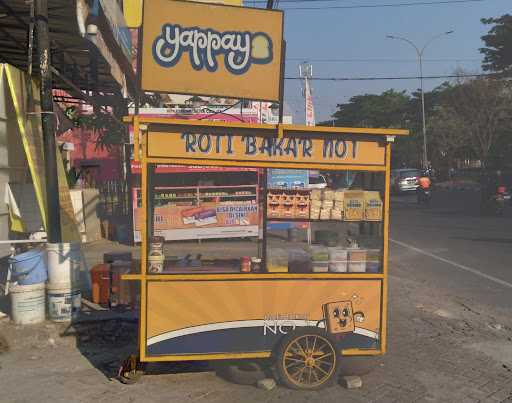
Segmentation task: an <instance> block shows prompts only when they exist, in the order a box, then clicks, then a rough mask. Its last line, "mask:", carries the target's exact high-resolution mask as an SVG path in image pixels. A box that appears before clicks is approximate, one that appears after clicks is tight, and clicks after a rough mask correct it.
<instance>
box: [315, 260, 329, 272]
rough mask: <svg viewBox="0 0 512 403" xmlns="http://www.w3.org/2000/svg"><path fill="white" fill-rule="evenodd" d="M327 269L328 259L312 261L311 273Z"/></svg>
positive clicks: (326, 270)
mask: <svg viewBox="0 0 512 403" xmlns="http://www.w3.org/2000/svg"><path fill="white" fill-rule="evenodd" d="M328 271H329V262H328V261H324V262H322V261H316V262H313V273H327V272H328Z"/></svg>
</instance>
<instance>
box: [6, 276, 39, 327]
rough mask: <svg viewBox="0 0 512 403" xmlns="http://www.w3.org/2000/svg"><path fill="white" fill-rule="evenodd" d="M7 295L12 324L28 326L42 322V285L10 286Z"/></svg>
mask: <svg viewBox="0 0 512 403" xmlns="http://www.w3.org/2000/svg"><path fill="white" fill-rule="evenodd" d="M9 293H10V294H11V318H12V320H13V321H14V323H16V324H17V325H28V324H33V323H41V322H44V320H45V309H44V283H39V284H30V285H16V286H12V287H9Z"/></svg>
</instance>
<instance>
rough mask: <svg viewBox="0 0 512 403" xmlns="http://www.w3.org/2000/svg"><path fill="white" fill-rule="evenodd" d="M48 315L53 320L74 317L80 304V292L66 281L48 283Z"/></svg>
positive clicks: (67, 319)
mask: <svg viewBox="0 0 512 403" xmlns="http://www.w3.org/2000/svg"><path fill="white" fill-rule="evenodd" d="M47 294H48V316H49V318H50V320H52V321H54V322H69V321H71V320H72V319H76V318H77V316H78V314H79V312H80V308H81V306H82V293H81V292H80V289H78V288H71V287H69V285H68V284H67V283H63V284H62V283H61V284H48V286H47Z"/></svg>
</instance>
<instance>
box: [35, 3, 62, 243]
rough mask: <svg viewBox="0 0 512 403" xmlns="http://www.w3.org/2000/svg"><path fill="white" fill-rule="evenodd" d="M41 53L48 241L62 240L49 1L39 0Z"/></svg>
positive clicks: (37, 31) (36, 5) (38, 40)
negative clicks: (49, 30)
mask: <svg viewBox="0 0 512 403" xmlns="http://www.w3.org/2000/svg"><path fill="white" fill-rule="evenodd" d="M35 23H36V34H37V53H38V56H39V69H40V74H41V126H42V130H43V145H44V164H45V177H46V178H45V179H46V214H47V218H48V220H47V226H48V228H46V233H47V237H48V242H52V243H59V242H62V234H61V228H60V205H59V182H58V176H57V159H56V158H57V154H56V151H55V150H56V148H55V116H54V114H53V94H52V89H53V86H52V72H51V69H50V66H51V58H50V39H49V35H48V1H47V0H35Z"/></svg>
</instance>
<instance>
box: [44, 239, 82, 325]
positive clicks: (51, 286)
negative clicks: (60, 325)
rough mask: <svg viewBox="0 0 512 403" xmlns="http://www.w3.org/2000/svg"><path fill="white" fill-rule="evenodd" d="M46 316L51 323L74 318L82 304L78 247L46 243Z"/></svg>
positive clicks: (69, 244) (67, 244) (76, 245)
mask: <svg viewBox="0 0 512 403" xmlns="http://www.w3.org/2000/svg"><path fill="white" fill-rule="evenodd" d="M46 251H47V256H48V284H47V286H46V289H47V294H48V316H49V318H50V320H52V321H54V322H69V321H71V320H73V319H75V318H76V317H77V316H78V314H79V312H80V308H81V305H82V293H81V291H80V266H81V260H82V259H81V252H80V245H79V244H74V243H48V244H47V246H46Z"/></svg>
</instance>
